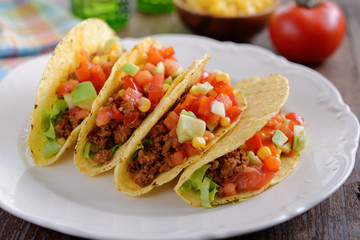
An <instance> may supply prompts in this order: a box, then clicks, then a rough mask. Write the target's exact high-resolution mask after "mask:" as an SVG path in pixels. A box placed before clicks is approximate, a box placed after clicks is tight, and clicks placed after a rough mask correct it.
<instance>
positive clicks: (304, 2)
mask: <svg viewBox="0 0 360 240" xmlns="http://www.w3.org/2000/svg"><path fill="white" fill-rule="evenodd" d="M319 2H321V0H296V3H297V4H298V5H300V6H303V7H306V8H313V7H316V6H317V5H318V4H319Z"/></svg>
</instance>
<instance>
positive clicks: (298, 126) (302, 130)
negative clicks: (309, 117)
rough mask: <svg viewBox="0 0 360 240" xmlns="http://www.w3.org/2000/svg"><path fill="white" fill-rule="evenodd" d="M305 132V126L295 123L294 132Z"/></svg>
mask: <svg viewBox="0 0 360 240" xmlns="http://www.w3.org/2000/svg"><path fill="white" fill-rule="evenodd" d="M299 133H301V134H304V133H305V129H304V127H303V126H300V125H294V134H295V135H296V134H299Z"/></svg>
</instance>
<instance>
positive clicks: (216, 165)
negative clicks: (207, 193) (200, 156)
mask: <svg viewBox="0 0 360 240" xmlns="http://www.w3.org/2000/svg"><path fill="white" fill-rule="evenodd" d="M210 164H211V167H210V168H209V169H208V170H207V172H206V173H207V174H208V175H209V176H210V177H211V178H212V180H213V181H214V182H215V183H216V184H218V185H220V186H222V185H223V183H224V181H225V180H226V179H229V178H231V177H233V176H235V175H236V174H237V173H239V172H240V171H242V170H243V169H244V168H245V167H246V166H247V165H248V164H249V158H248V156H247V154H246V152H245V151H244V150H243V149H239V148H238V149H236V150H234V151H232V152H230V153H227V154H226V155H224V156H222V157H219V158H217V159H215V160H214V161H212V162H211V163H210ZM217 194H218V195H219V196H220V197H224V196H225V193H224V191H223V189H222V187H220V188H219V189H218V192H217Z"/></svg>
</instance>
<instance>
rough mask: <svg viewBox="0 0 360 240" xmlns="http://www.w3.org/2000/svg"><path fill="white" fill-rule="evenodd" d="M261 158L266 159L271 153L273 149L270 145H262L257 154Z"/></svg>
mask: <svg viewBox="0 0 360 240" xmlns="http://www.w3.org/2000/svg"><path fill="white" fill-rule="evenodd" d="M256 155H257V156H258V157H259V158H260V159H261V160H263V159H265V158H266V157H267V156H270V155H271V150H270V148H269V147H267V146H265V147H261V148H260V149H259V150H258V151H257V154H256Z"/></svg>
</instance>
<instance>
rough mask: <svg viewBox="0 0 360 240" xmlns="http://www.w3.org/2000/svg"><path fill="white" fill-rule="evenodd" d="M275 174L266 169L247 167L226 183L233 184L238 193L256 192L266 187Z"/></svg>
mask: <svg viewBox="0 0 360 240" xmlns="http://www.w3.org/2000/svg"><path fill="white" fill-rule="evenodd" d="M274 176H275V174H274V173H273V172H270V171H268V170H267V169H265V168H264V167H246V168H245V169H243V170H242V171H241V172H239V173H238V174H237V175H235V176H234V177H232V178H230V179H229V180H228V181H226V182H233V183H235V185H236V189H237V191H238V192H240V191H255V190H258V189H260V188H262V187H263V186H265V185H266V184H267V183H268V182H269V181H270V180H271V179H272V178H273V177H274Z"/></svg>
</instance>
